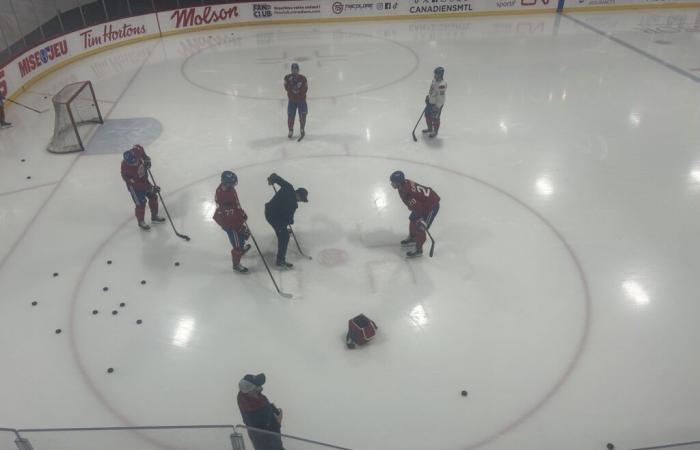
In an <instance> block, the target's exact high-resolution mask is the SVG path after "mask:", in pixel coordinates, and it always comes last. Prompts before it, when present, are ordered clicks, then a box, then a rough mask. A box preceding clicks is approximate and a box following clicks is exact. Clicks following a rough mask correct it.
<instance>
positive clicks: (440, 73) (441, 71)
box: [433, 67, 445, 80]
mask: <svg viewBox="0 0 700 450" xmlns="http://www.w3.org/2000/svg"><path fill="white" fill-rule="evenodd" d="M433 73H434V74H435V79H436V80H442V77H444V76H445V68H444V67H436V68H435V70H434V71H433Z"/></svg>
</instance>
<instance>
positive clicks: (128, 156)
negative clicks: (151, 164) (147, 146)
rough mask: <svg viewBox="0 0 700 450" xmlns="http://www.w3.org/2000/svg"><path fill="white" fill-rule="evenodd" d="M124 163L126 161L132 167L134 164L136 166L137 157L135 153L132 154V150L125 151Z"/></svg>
mask: <svg viewBox="0 0 700 450" xmlns="http://www.w3.org/2000/svg"><path fill="white" fill-rule="evenodd" d="M124 161H126V163H127V164H129V165H132V166H133V165H134V164H136V155H135V154H134V152H132V151H131V150H127V151H125V152H124Z"/></svg>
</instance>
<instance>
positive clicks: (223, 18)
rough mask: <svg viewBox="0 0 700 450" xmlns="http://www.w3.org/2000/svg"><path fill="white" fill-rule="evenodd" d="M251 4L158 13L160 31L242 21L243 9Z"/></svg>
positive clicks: (223, 24) (165, 31) (222, 24)
mask: <svg viewBox="0 0 700 450" xmlns="http://www.w3.org/2000/svg"><path fill="white" fill-rule="evenodd" d="M248 7H250V5H249V4H242V3H239V4H235V5H233V4H225V5H212V6H198V7H193V8H182V9H176V10H173V11H163V12H159V13H158V21H159V23H160V29H161V31H162V32H163V33H168V32H174V31H178V30H186V29H188V28H209V27H211V28H213V27H216V26H226V25H227V24H231V23H236V22H240V21H242V17H241V12H242V11H241V9H242V8H248Z"/></svg>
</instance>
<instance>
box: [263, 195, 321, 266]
mask: <svg viewBox="0 0 700 450" xmlns="http://www.w3.org/2000/svg"><path fill="white" fill-rule="evenodd" d="M272 189H274V190H275V194H276V193H277V188H276V187H275V185H274V184H273V185H272ZM287 226H288V227H289V234H291V235H292V237H293V238H294V243H295V244H296V245H297V250H299V254H300V255H301V256H303V257H304V258H306V259H313V258H312V257H310V256H307V255H305V254H304V252H303V251H302V250H301V246H300V245H299V241H297V235H296V234H294V230H292V226H291V225H287Z"/></svg>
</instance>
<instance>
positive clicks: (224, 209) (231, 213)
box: [214, 170, 250, 273]
mask: <svg viewBox="0 0 700 450" xmlns="http://www.w3.org/2000/svg"><path fill="white" fill-rule="evenodd" d="M237 184H238V177H237V176H236V174H235V173H233V172H231V171H230V170H226V171H224V172H223V173H222V174H221V184H220V185H219V187H218V188H216V197H215V201H216V211H215V212H214V221H215V222H216V223H218V224H219V226H220V227H221V228H223V230H224V231H225V232H226V234H227V235H228V239H229V241H230V242H231V247H233V248H232V249H231V260H232V261H233V270H234V271H236V272H238V273H247V272H248V268H247V267H244V266H242V265H241V257H242V256H243V255H244V254H245V252H247V251H248V249H250V245H246V243H245V241H246V239H248V237H249V236H250V233H249V232H248V227H247V226H246V223H245V222H246V220H248V216H247V215H246V213H245V211H243V208H241V202H239V201H238V194H237V193H236V185H237Z"/></svg>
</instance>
